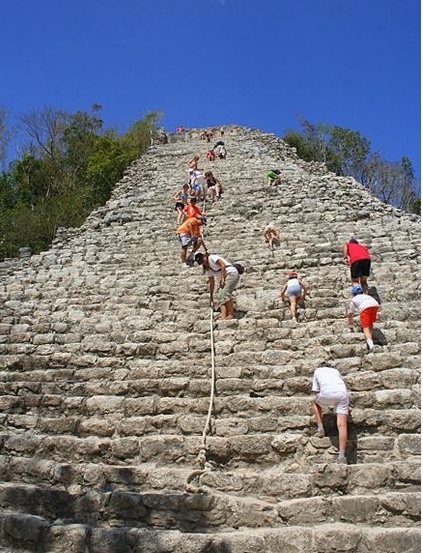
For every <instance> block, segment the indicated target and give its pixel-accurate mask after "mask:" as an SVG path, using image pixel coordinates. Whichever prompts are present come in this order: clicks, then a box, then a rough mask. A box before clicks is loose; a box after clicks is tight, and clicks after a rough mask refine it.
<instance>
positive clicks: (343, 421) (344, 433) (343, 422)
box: [336, 413, 348, 455]
mask: <svg viewBox="0 0 423 553" xmlns="http://www.w3.org/2000/svg"><path fill="white" fill-rule="evenodd" d="M347 419H348V415H342V414H340V413H338V414H337V415H336V424H337V426H338V434H339V452H340V453H342V454H343V455H345V452H346V450H347V441H348V427H347Z"/></svg>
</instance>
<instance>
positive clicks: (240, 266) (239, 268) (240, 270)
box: [232, 263, 245, 275]
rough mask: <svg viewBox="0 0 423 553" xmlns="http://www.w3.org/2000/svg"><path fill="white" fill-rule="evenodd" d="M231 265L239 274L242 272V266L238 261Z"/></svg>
mask: <svg viewBox="0 0 423 553" xmlns="http://www.w3.org/2000/svg"><path fill="white" fill-rule="evenodd" d="M232 265H233V266H234V267H235V269H236V270H237V271H238V274H239V275H242V273H243V272H244V270H245V269H244V267H243V266H242V265H240V264H239V263H232Z"/></svg>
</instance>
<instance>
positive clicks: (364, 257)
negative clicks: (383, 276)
mask: <svg viewBox="0 0 423 553" xmlns="http://www.w3.org/2000/svg"><path fill="white" fill-rule="evenodd" d="M343 251H344V262H345V263H346V265H349V267H350V273H351V284H352V286H361V287H362V288H363V290H364V291H365V292H367V290H368V285H367V278H368V277H369V276H370V267H371V264H372V261H371V257H370V254H369V251H368V249H367V248H366V247H365V246H362V245H361V244H359V243H358V242H357V240H356V239H355V238H350V240H349V241H348V242H346V243H345V244H344V247H343Z"/></svg>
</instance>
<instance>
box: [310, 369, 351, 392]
mask: <svg viewBox="0 0 423 553" xmlns="http://www.w3.org/2000/svg"><path fill="white" fill-rule="evenodd" d="M312 389H313V392H320V393H321V394H323V395H329V394H332V393H333V392H346V391H347V387H346V386H345V382H344V381H343V380H342V376H341V374H340V372H339V371H338V369H333V368H332V367H318V368H317V369H316V370H315V371H314V375H313V388H312Z"/></svg>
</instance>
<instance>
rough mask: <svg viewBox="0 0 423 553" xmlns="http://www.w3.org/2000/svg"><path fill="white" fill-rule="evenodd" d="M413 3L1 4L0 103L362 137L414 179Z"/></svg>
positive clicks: (417, 23)
mask: <svg viewBox="0 0 423 553" xmlns="http://www.w3.org/2000/svg"><path fill="white" fill-rule="evenodd" d="M420 27H421V16H420V1H419V0H290V1H287V0H37V1H35V0H4V2H3V3H2V9H1V20H0V51H1V52H2V53H3V56H2V64H1V67H2V70H1V72H2V86H1V90H0V107H3V108H6V109H7V110H9V112H10V113H11V115H12V117H13V116H17V115H19V114H22V113H26V112H28V111H29V110H33V109H42V108H43V107H44V106H46V105H48V106H51V107H54V108H57V109H63V110H65V111H68V112H75V111H77V110H87V111H90V109H91V106H92V105H93V104H95V103H97V104H100V105H101V106H102V110H101V112H100V116H101V117H102V118H103V120H104V122H105V126H107V127H112V126H113V127H116V128H117V129H118V130H119V131H122V132H123V131H125V130H126V129H127V128H128V126H129V125H130V124H131V123H133V122H135V121H136V120H139V119H141V118H142V117H143V116H144V115H145V114H146V113H148V112H150V111H160V112H162V113H163V114H164V117H163V120H162V122H163V126H164V127H165V128H166V130H168V131H173V130H175V129H176V127H177V126H179V125H183V126H185V127H188V128H189V127H205V126H220V125H222V124H223V125H226V124H237V125H243V126H247V127H254V128H258V129H261V130H263V131H266V132H272V133H275V134H276V135H278V136H283V134H284V132H285V131H286V130H287V129H299V125H298V118H299V117H304V118H305V119H307V120H308V121H310V122H312V123H315V124H317V123H325V124H329V125H338V126H341V127H346V128H349V129H351V130H355V131H359V132H360V133H361V134H362V135H363V136H365V137H366V138H367V139H368V140H370V141H371V145H372V151H375V152H379V153H380V155H381V156H382V157H383V158H384V159H386V160H388V161H396V160H400V159H401V157H402V156H407V157H409V158H410V159H411V161H412V163H413V166H414V168H415V172H416V175H417V176H418V177H419V178H420V154H421V148H420V138H421V127H420V125H421V117H420V107H421V94H420V85H421V79H420V68H421V65H420Z"/></svg>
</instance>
